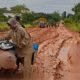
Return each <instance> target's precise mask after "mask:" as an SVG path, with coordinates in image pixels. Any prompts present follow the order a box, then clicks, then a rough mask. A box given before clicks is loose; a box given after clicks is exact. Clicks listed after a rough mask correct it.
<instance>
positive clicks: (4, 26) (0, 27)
mask: <svg viewBox="0 0 80 80" xmlns="http://www.w3.org/2000/svg"><path fill="white" fill-rule="evenodd" d="M7 30H9V26H8V25H7V24H6V22H0V31H7Z"/></svg>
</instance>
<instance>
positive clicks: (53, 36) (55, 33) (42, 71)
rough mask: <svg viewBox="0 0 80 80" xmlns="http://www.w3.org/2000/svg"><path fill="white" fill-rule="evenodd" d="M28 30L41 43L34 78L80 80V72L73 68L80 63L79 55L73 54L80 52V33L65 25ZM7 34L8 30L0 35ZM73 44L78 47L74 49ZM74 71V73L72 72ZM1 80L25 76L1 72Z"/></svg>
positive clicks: (13, 79)
mask: <svg viewBox="0 0 80 80" xmlns="http://www.w3.org/2000/svg"><path fill="white" fill-rule="evenodd" d="M28 32H29V33H30V34H31V37H32V40H33V42H38V43H39V50H38V53H37V58H36V62H35V64H34V65H33V66H32V80H80V78H79V76H80V73H79V72H77V70H74V69H75V68H73V67H76V66H75V65H78V64H79V63H76V62H77V61H79V57H78V58H76V57H77V56H76V55H74V56H75V57H74V58H73V57H72V55H73V54H71V53H73V52H74V54H76V53H79V48H80V46H79V45H80V44H79V42H80V34H79V33H77V32H72V31H70V30H68V29H66V28H65V27H58V28H56V29H55V28H42V29H41V28H33V29H29V30H28ZM5 34H6V32H4V33H0V37H1V36H4V35H5ZM72 46H76V47H74V49H73V47H72ZM72 50H73V52H72ZM78 56H79V54H78ZM75 59H76V60H75ZM74 61H75V63H74ZM78 69H79V68H78ZM79 70H80V69H79ZM73 71H74V74H72V72H73ZM66 75H67V76H66ZM0 80H23V78H22V73H21V74H12V75H11V76H8V75H7V77H6V76H4V75H2V73H1V74H0Z"/></svg>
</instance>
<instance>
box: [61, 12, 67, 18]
mask: <svg viewBox="0 0 80 80" xmlns="http://www.w3.org/2000/svg"><path fill="white" fill-rule="evenodd" d="M62 18H63V19H65V18H66V11H64V12H63V13H62Z"/></svg>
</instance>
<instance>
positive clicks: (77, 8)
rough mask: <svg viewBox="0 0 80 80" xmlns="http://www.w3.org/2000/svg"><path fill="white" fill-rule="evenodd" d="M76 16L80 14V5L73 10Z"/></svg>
mask: <svg viewBox="0 0 80 80" xmlns="http://www.w3.org/2000/svg"><path fill="white" fill-rule="evenodd" d="M72 11H74V13H75V14H78V13H80V3H78V4H76V5H75V7H74V8H72Z"/></svg>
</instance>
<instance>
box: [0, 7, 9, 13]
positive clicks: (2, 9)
mask: <svg viewBox="0 0 80 80" xmlns="http://www.w3.org/2000/svg"><path fill="white" fill-rule="evenodd" d="M6 12H8V10H7V8H5V7H4V8H0V14H3V13H6Z"/></svg>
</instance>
